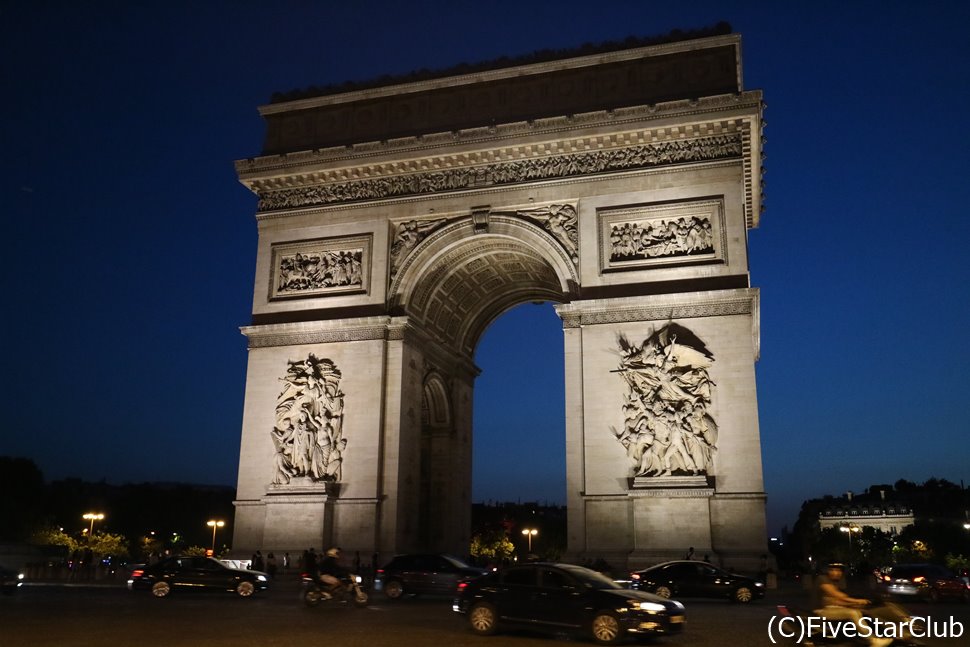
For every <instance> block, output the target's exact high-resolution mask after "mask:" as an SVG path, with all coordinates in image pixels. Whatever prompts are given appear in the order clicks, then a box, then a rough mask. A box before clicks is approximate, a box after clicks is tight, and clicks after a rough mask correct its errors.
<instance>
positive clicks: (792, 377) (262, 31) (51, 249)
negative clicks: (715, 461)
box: [0, 0, 970, 532]
mask: <svg viewBox="0 0 970 647" xmlns="http://www.w3.org/2000/svg"><path fill="white" fill-rule="evenodd" d="M722 20H723V21H727V22H729V23H730V24H731V26H732V27H733V29H734V31H735V32H738V33H740V34H742V38H743V62H744V85H745V87H746V88H747V89H762V90H763V91H764V93H765V100H766V103H767V109H766V111H765V118H766V120H767V127H766V130H765V134H766V136H767V147H766V151H767V155H768V157H767V160H766V163H765V165H766V169H767V173H766V176H765V180H766V186H765V193H766V211H765V213H764V214H763V217H762V220H761V226H760V228H759V229H757V230H753V231H751V232H750V237H749V253H750V259H751V282H752V285H753V286H755V287H758V288H760V289H761V296H762V302H761V307H762V310H761V361H760V362H759V363H758V366H757V375H758V389H759V392H758V400H759V402H758V404H759V411H760V422H761V440H762V449H763V456H764V473H765V482H766V489H767V493H768V511H769V529H770V530H771V531H772V532H777V530H778V529H780V528H781V526H782V525H785V524H788V525H791V524H792V523H793V522H794V520H795V517H796V515H797V512H798V508H799V506H800V504H801V502H802V501H803V500H804V499H806V498H812V497H817V496H821V495H824V494H838V493H842V492H845V491H846V490H856V491H859V490H861V489H863V488H865V487H867V486H868V485H871V484H874V483H892V482H895V481H896V480H897V479H900V478H905V479H909V480H914V481H924V480H926V479H928V478H930V477H938V478H946V479H949V480H951V481H955V482H958V483H959V482H960V481H961V479H963V480H967V481H970V460H968V459H970V452H968V449H967V437H968V431H970V429H968V423H967V420H968V417H970V415H968V414H970V411H968V408H970V407H968V402H970V398H968V396H967V387H968V386H970V379H968V377H967V374H966V371H967V367H968V366H970V344H968V342H967V331H968V330H970V305H968V299H967V295H968V293H970V289H968V287H967V286H968V285H970V262H968V260H967V246H968V242H970V217H968V212H970V209H968V204H967V203H968V200H967V189H968V187H970V181H968V176H970V128H968V125H967V119H966V117H967V114H968V112H970V38H967V35H966V29H967V26H968V25H970V3H966V2H957V1H954V2H946V3H944V2H921V3H911V5H908V4H904V3H887V2H845V1H841V2H811V3H808V2H806V3H802V4H800V5H798V4H796V3H773V2H771V3H770V2H751V1H748V2H737V3H731V2H709V3H702V2H685V1H682V2H649V1H640V2H533V3H530V2H524V1H522V0H519V1H516V2H487V3H485V2H476V3H472V2H467V3H466V2H458V1H451V2H440V3H432V2H340V3H327V2H315V3H313V2H274V3H272V4H270V3H255V2H192V3H182V2H160V1H159V2H136V3H133V2H97V1H95V2H88V3H77V2H28V1H26V0H22V1H19V2H16V1H15V2H11V1H9V0H7V1H5V2H2V3H0V69H2V96H3V101H2V103H0V111H2V115H0V116H2V119H0V128H2V137H0V142H2V145H3V157H4V161H3V173H2V176H0V182H2V192H3V200H2V203H0V209H2V216H3V227H4V234H3V241H4V244H3V254H2V263H3V271H2V273H0V281H2V294H3V300H4V304H3V305H4V307H3V312H4V316H3V318H2V339H3V340H4V342H5V349H4V353H3V368H4V371H3V373H4V377H3V384H4V386H3V388H2V389H0V398H2V407H0V411H2V416H3V419H2V428H0V455H13V456H26V457H30V458H32V459H34V460H35V461H36V462H37V464H38V465H39V466H40V468H41V470H42V471H43V473H44V475H45V477H46V478H47V479H48V480H53V479H59V478H64V477H67V476H78V477H81V478H84V479H87V480H101V479H106V480H107V481H108V482H112V483H124V482H128V481H139V482H140V481H159V480H160V481H185V482H193V483H213V484H228V485H234V484H235V481H236V469H237V461H238V455H239V435H240V429H241V423H242V409H243V396H244V390H245V380H246V374H245V369H246V342H245V338H244V337H243V336H242V335H241V334H240V333H239V331H238V328H239V326H242V325H246V324H247V323H248V322H249V318H250V311H251V306H252V290H253V273H254V268H255V255H256V223H255V218H254V214H255V211H256V199H255V197H254V196H253V195H252V194H250V193H249V192H248V191H247V190H246V189H245V188H244V187H243V186H242V185H241V184H239V182H238V181H237V179H236V175H235V171H234V168H233V161H234V160H237V159H242V158H246V157H252V156H256V155H258V154H259V151H260V148H261V145H262V138H263V135H264V125H263V122H262V120H261V118H260V117H259V115H258V113H257V106H259V105H264V104H266V103H268V102H269V99H270V96H271V94H272V93H273V92H276V91H288V90H294V89H298V88H305V87H308V86H311V85H326V84H328V83H336V82H342V81H346V80H367V79H371V78H375V77H379V76H381V75H384V74H403V73H407V72H410V71H413V70H417V69H422V68H429V69H441V68H446V67H450V66H453V65H456V64H458V63H463V62H466V63H472V62H476V61H482V60H490V59H494V58H498V57H501V56H517V55H524V54H528V53H530V52H533V51H536V50H540V49H563V48H570V47H576V46H579V45H582V44H583V43H587V42H602V41H607V40H621V39H624V38H626V37H627V36H631V35H636V36H643V37H649V36H656V35H662V34H665V33H667V32H669V31H671V30H673V29H677V28H680V29H698V28H703V27H709V26H713V25H714V24H716V23H717V22H718V21H722ZM561 331H562V327H561V323H560V322H559V320H558V318H557V317H556V315H555V313H554V312H553V310H552V308H551V306H550V305H548V304H547V305H541V306H536V305H532V304H526V305H523V306H520V307H519V308H517V309H515V310H513V311H511V312H510V313H508V314H506V315H505V316H503V317H502V318H500V319H499V320H497V321H496V322H495V323H494V324H493V325H492V326H491V327H490V328H489V329H488V331H487V332H486V334H485V336H484V337H483V339H482V341H481V344H480V346H479V348H478V353H477V358H476V359H477V362H478V363H479V365H480V366H481V367H482V369H483V374H482V376H481V377H480V378H479V382H478V384H477V387H476V400H475V434H476V446H475V474H474V499H475V500H478V501H482V500H490V499H491V500H507V499H508V500H516V499H521V500H523V501H525V500H539V501H548V502H554V503H561V502H563V501H564V497H565V464H564V463H565V458H564V456H565V449H564V446H565V441H564V438H563V426H564V421H563V412H562V409H563V398H564V396H563V375H562V374H563V351H562V332H561Z"/></svg>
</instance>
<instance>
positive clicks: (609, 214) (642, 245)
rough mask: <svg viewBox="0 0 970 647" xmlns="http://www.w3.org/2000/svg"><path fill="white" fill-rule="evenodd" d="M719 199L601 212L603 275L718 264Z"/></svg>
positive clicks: (720, 253) (720, 255) (720, 248)
mask: <svg viewBox="0 0 970 647" xmlns="http://www.w3.org/2000/svg"><path fill="white" fill-rule="evenodd" d="M722 214H723V209H722V201H721V200H720V199H710V200H691V201H689V202H680V203H669V204H655V205H643V206H636V207H625V208H620V209H609V210H604V211H601V212H600V214H599V217H600V257H601V268H602V269H603V270H604V271H611V270H626V269H643V268H647V267H652V266H657V265H675V264H676V265H680V264H690V263H708V262H718V261H723V260H724V253H723V250H724V245H723V243H722V240H721V237H722V231H723V222H722V220H723V215H722Z"/></svg>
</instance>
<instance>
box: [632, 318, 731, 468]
mask: <svg viewBox="0 0 970 647" xmlns="http://www.w3.org/2000/svg"><path fill="white" fill-rule="evenodd" d="M618 344H619V347H620V357H621V359H620V367H619V368H618V369H616V370H615V371H614V372H615V373H617V374H618V375H619V376H620V377H621V378H622V379H623V381H624V382H625V383H626V385H627V393H626V396H625V402H624V405H623V417H624V424H623V428H622V429H619V430H618V429H616V428H613V434H614V435H615V436H616V439H617V440H618V441H619V442H620V444H622V445H623V447H624V448H625V449H626V452H627V456H628V457H629V459H630V462H631V463H632V470H633V475H634V476H697V475H708V474H711V473H712V471H713V469H712V468H713V460H714V453H715V451H716V449H717V423H716V422H715V421H714V418H713V417H711V414H710V408H711V395H712V391H713V389H714V382H712V381H711V378H710V375H709V374H708V369H709V368H710V367H711V365H712V364H713V362H714V356H713V355H712V354H711V352H710V351H709V350H708V349H707V347H706V346H705V345H704V342H702V341H701V340H700V339H699V338H698V337H697V336H696V335H695V334H694V333H692V332H691V331H690V330H688V329H687V328H685V327H683V326H680V325H678V324H673V323H671V324H668V325H666V326H664V327H663V328H661V329H660V330H658V331H655V332H654V333H653V334H651V335H650V336H649V337H647V339H645V340H644V341H643V343H642V344H640V345H636V344H634V343H631V342H630V341H629V340H628V339H627V338H626V336H624V335H620V336H619V339H618Z"/></svg>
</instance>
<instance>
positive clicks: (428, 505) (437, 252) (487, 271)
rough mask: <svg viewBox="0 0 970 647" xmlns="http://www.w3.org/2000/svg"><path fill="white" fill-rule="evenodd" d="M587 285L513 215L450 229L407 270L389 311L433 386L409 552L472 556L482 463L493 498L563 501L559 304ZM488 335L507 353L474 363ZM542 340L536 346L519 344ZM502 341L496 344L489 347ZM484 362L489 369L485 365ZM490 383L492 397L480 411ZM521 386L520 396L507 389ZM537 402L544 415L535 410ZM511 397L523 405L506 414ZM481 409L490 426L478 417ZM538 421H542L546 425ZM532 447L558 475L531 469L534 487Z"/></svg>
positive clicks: (425, 403) (425, 387)
mask: <svg viewBox="0 0 970 647" xmlns="http://www.w3.org/2000/svg"><path fill="white" fill-rule="evenodd" d="M577 284H578V277H577V268H576V265H575V262H574V259H573V258H572V257H571V256H570V255H569V253H568V251H567V250H566V249H564V248H563V246H562V245H561V244H560V243H559V242H558V241H557V239H556V238H555V237H554V236H552V235H551V234H549V233H547V232H546V231H545V230H544V229H543V228H542V227H541V226H540V225H537V224H535V223H530V222H528V221H526V220H524V219H521V218H515V217H512V216H492V217H490V218H489V220H488V224H487V227H484V228H482V227H481V226H479V225H478V224H476V223H475V222H473V221H472V220H460V221H456V222H454V223H452V224H446V225H442V226H440V228H439V229H437V230H436V231H435V232H434V233H433V234H431V235H430V236H428V237H427V238H425V239H424V240H422V242H421V243H420V244H418V245H417V246H415V248H414V249H413V250H412V251H411V253H409V254H408V255H407V257H406V260H405V261H404V262H402V263H401V265H400V266H399V268H398V272H396V274H395V275H394V277H393V278H392V281H391V285H390V294H389V305H390V306H391V308H392V309H393V310H396V311H397V313H398V314H401V315H404V316H406V318H407V326H408V330H409V331H411V332H409V333H408V335H409V337H407V339H409V340H411V341H410V346H409V348H410V353H412V354H411V355H409V356H408V357H409V359H408V362H409V363H408V365H409V366H413V367H414V368H415V370H418V371H420V374H421V375H422V376H423V377H422V382H421V385H420V389H421V390H420V396H419V397H420V398H421V412H422V420H421V427H420V440H419V442H418V443H417V444H418V447H416V448H415V449H416V452H415V458H414V461H415V462H414V464H415V467H417V472H418V473H417V475H416V476H417V479H416V483H415V484H414V488H415V489H414V496H413V498H412V499H411V500H412V501H413V503H412V504H411V505H412V506H413V507H411V510H412V511H413V513H414V515H415V517H414V518H415V520H416V522H417V523H416V524H415V526H414V531H413V533H412V534H411V535H410V538H409V539H408V541H409V543H410V542H412V541H413V542H414V544H415V545H416V546H420V547H421V549H423V550H434V549H450V550H456V549H458V550H461V552H462V553H463V554H464V553H465V552H466V551H467V536H468V535H467V533H468V532H469V531H470V530H471V528H470V513H471V503H472V501H473V494H472V490H473V487H475V483H474V480H473V471H474V468H473V463H474V461H475V458H474V456H475V455H477V454H479V453H482V454H483V458H484V459H485V460H484V461H483V464H484V465H489V466H491V468H493V469H494V470H495V471H496V472H498V473H497V474H496V475H495V476H494V477H493V476H489V475H486V473H483V475H482V476H481V477H479V479H480V480H481V482H482V484H484V483H486V482H488V481H491V482H492V484H493V485H494V486H495V489H492V487H491V486H490V487H489V488H488V489H487V490H486V491H487V492H489V494H487V495H485V496H487V497H488V498H493V499H494V498H507V499H513V500H514V499H520V498H531V499H534V500H537V501H550V502H555V503H562V502H563V499H564V490H565V437H564V435H565V429H564V419H565V411H564V403H563V396H562V393H563V381H564V378H563V373H564V368H563V337H562V322H561V321H560V320H559V318H558V316H557V315H556V313H555V311H554V310H553V309H552V307H551V303H563V302H567V301H569V300H570V299H571V298H572V297H573V296H574V290H575V286H576V285H577ZM533 303H541V304H542V305H541V306H536V305H532V304H533ZM530 312H532V313H535V314H536V315H539V320H541V321H542V323H541V325H540V324H539V323H538V321H539V320H536V319H534V318H533V320H532V321H531V322H530V321H529V319H530V317H529V316H528V315H529V313H530ZM523 313H525V315H523ZM523 319H524V320H523ZM503 320H504V321H505V323H504V324H503V323H502V322H503ZM510 323H511V326H510V325H509V324H510ZM489 328H492V329H493V330H496V331H498V332H499V334H498V336H497V337H498V342H499V346H500V349H499V350H498V351H496V352H495V353H493V352H492V351H490V350H486V351H485V353H486V354H485V355H482V354H481V353H479V354H478V355H476V349H477V348H478V347H479V342H480V341H481V340H482V338H483V335H486V330H487V329H489ZM504 331H508V332H504ZM536 333H538V335H539V336H538V337H537V338H535V342H534V343H527V345H526V347H525V348H522V347H521V346H520V344H521V343H522V342H523V341H525V340H529V339H532V338H533V336H534V335H535V334H536ZM492 337H495V335H494V334H493V335H492ZM503 339H505V340H506V341H507V343H503V342H502V340H503ZM493 343H494V342H492V341H487V342H486V345H485V348H489V347H490V346H491V345H492V344H493ZM502 346H504V348H501V347H502ZM539 349H543V350H539ZM510 351H511V356H510ZM478 358H482V359H483V361H485V362H486V363H487V366H485V367H481V366H479V367H476V365H475V361H476V359H478ZM503 358H504V359H503ZM496 360H497V361H498V367H497V368H494V369H493V368H491V367H492V366H493V365H494V363H495V361H496ZM503 363H504V364H505V366H504V368H503V366H502V364H503ZM483 369H484V371H487V376H485V377H483V374H484V373H483V372H482V371H483ZM482 380H484V383H485V384H486V387H485V393H486V394H487V397H486V398H485V399H484V400H482V401H481V402H482V404H480V405H476V404H474V402H475V400H476V395H475V394H476V392H477V391H479V390H480V389H481V388H482V387H481V384H482ZM517 381H521V386H520V387H513V386H509V385H510V384H512V383H513V382H517ZM530 385H531V386H530ZM490 387H491V388H490ZM408 388H409V387H408V386H407V385H405V389H408ZM513 390H514V392H513ZM488 394H491V395H488ZM415 395H418V394H417V393H415ZM411 397H413V396H411ZM537 398H538V399H542V400H543V402H542V404H543V405H544V406H541V407H540V406H536V405H537V403H536V402H535V399H537ZM502 399H505V400H506V401H507V402H513V401H514V402H515V406H505V405H503V404H502ZM478 409H482V413H485V414H486V415H485V416H484V418H482V419H479V418H478V413H477V411H476V410H478ZM489 410H491V412H492V413H493V414H499V413H501V412H502V411H503V410H504V411H505V415H504V416H501V417H499V418H497V419H496V418H495V417H494V416H492V417H490V416H489V415H487V414H488V413H489ZM539 411H542V412H544V414H543V417H544V419H540V418H539V417H537V412H539ZM479 425H481V429H479ZM540 428H541V431H540ZM530 433H533V434H534V437H533V438H530V437H529V434H530ZM509 434H512V435H514V436H518V437H519V438H518V441H517V442H516V441H513V439H512V438H511V437H510V436H509ZM493 436H494V437H493ZM416 440H417V438H416ZM525 446H528V447H530V449H529V450H527V451H528V452H532V453H535V454H538V456H537V457H535V456H534V457H533V458H539V459H540V460H537V461H536V462H535V464H534V466H533V467H537V466H539V465H541V466H543V469H545V470H550V471H542V472H537V471H536V470H535V469H533V470H532V474H531V481H530V480H529V479H523V478H522V477H523V476H526V475H527V474H528V473H529V471H530V470H529V467H528V460H529V459H528V457H527V456H525V452H524V451H523V447H525ZM496 455H498V456H499V458H497V459H494V458H489V457H490V456H496ZM503 456H504V458H503ZM513 456H515V457H517V459H516V463H515V465H516V467H515V470H516V474H515V475H508V476H504V475H502V474H501V473H500V472H501V469H502V465H503V461H506V463H505V464H510V463H507V461H509V460H511V458H512V457H513ZM405 484H407V483H405ZM536 484H541V487H536ZM513 488H522V489H521V490H520V491H514V490H513ZM456 529H460V530H456ZM459 534H461V535H463V536H464V540H461V539H460V538H459V536H458V535H459ZM457 546H464V547H463V548H456V547H457Z"/></svg>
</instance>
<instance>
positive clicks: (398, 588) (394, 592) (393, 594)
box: [384, 580, 404, 600]
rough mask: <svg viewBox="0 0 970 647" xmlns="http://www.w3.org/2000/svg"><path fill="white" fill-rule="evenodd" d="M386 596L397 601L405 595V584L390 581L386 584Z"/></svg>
mask: <svg viewBox="0 0 970 647" xmlns="http://www.w3.org/2000/svg"><path fill="white" fill-rule="evenodd" d="M384 595H386V596H387V597H389V598H390V599H392V600H397V599H398V598H400V597H401V596H402V595H404V584H402V583H401V581H400V580H390V581H388V582H385V583H384Z"/></svg>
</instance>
